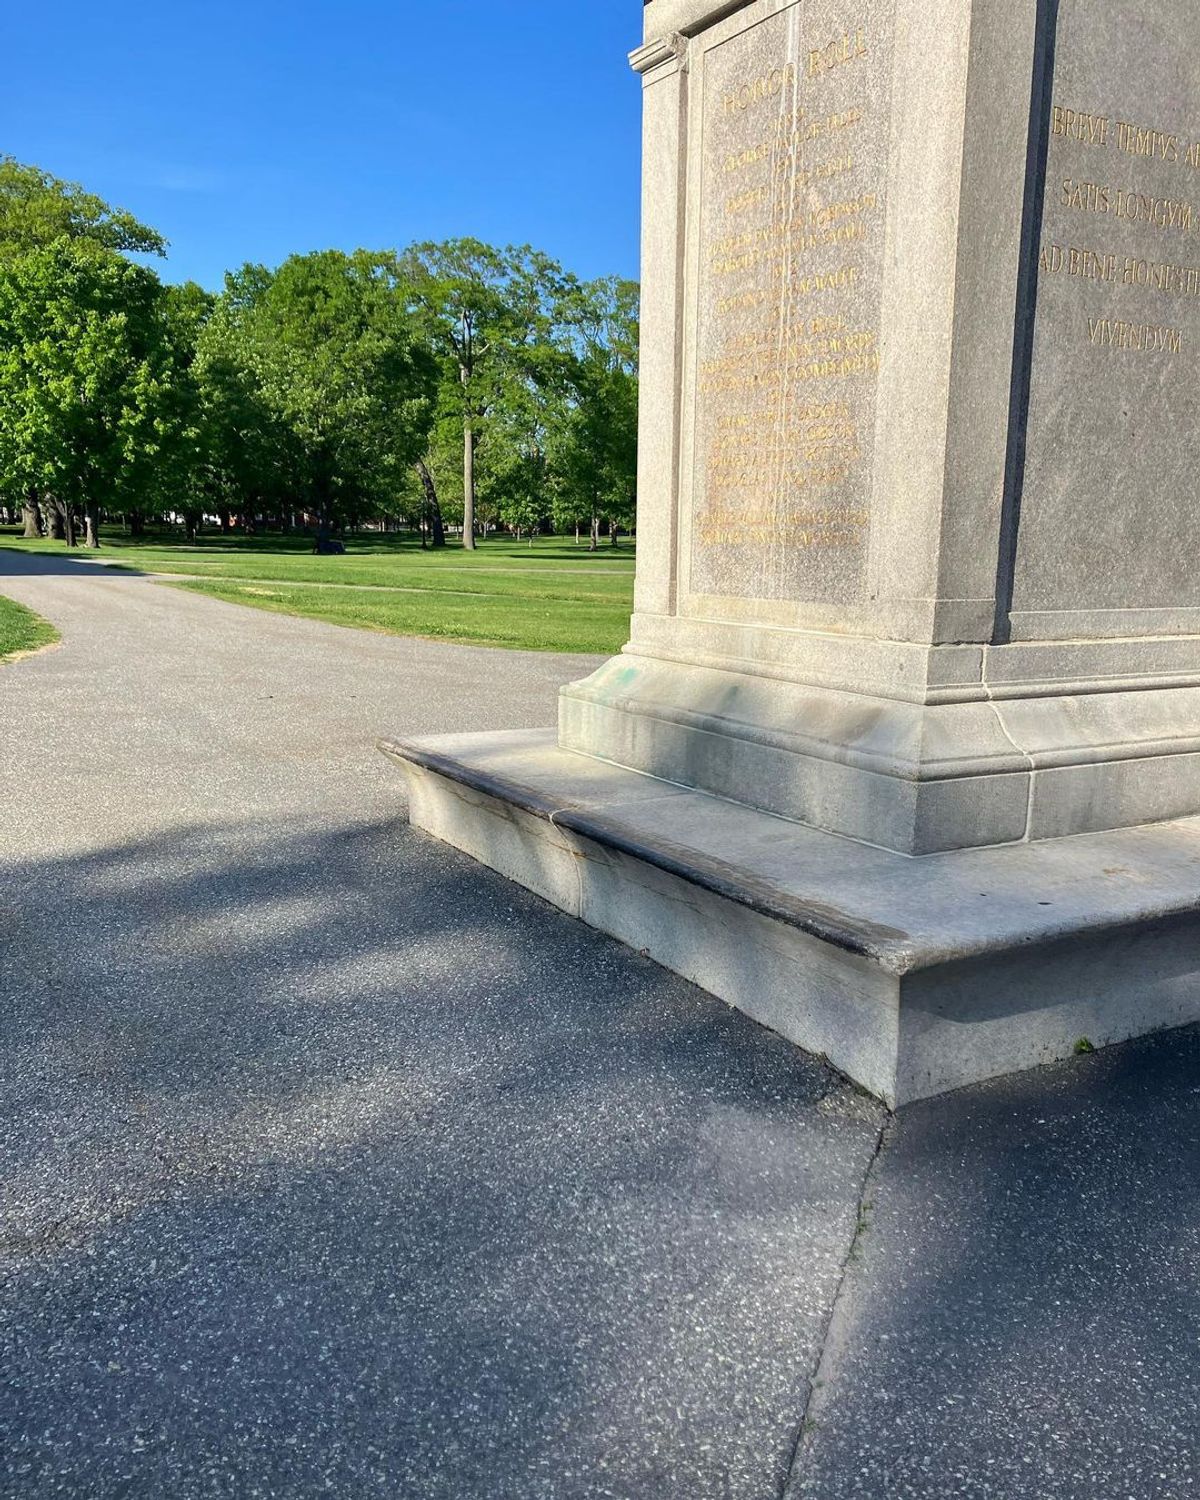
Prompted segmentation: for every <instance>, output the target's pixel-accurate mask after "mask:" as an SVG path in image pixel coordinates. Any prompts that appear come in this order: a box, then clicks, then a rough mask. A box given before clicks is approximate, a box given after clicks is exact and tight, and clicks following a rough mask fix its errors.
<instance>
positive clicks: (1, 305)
mask: <svg viewBox="0 0 1200 1500" xmlns="http://www.w3.org/2000/svg"><path fill="white" fill-rule="evenodd" d="M161 296H162V288H161V286H160V284H159V281H158V278H157V277H156V276H155V275H154V273H153V272H152V271H149V270H146V269H145V268H144V267H141V266H137V265H134V264H132V263H131V262H130V261H127V260H126V259H125V258H124V257H123V256H121V255H118V254H115V253H113V252H112V251H109V250H106V249H104V248H102V247H100V246H98V245H96V244H94V243H92V242H90V241H89V240H87V239H82V238H81V239H74V240H72V239H68V238H59V239H56V240H53V241H51V242H50V243H49V244H47V245H44V246H41V247H38V248H35V249H32V250H27V251H25V252H24V253H21V254H15V255H10V256H7V257H0V472H3V473H4V474H5V475H6V476H7V483H9V484H10V485H12V486H14V487H19V488H21V489H23V490H27V491H31V492H36V493H39V494H43V495H49V496H51V497H52V498H53V503H54V505H55V506H56V508H57V509H58V510H59V513H60V514H61V516H62V519H63V523H64V532H65V536H66V539H67V541H68V542H69V543H70V544H72V545H74V543H75V541H76V517H77V515H78V514H79V513H80V512H82V514H83V515H84V517H85V521H86V527H87V539H88V543H89V545H91V546H98V545H99V517H100V508H101V506H102V505H105V504H112V505H113V506H115V507H116V508H118V509H120V508H124V507H125V506H128V505H131V504H133V503H135V498H136V491H137V484H138V481H139V477H140V476H143V475H144V474H145V472H146V467H147V465H148V464H149V463H151V462H153V460H154V457H155V455H157V454H158V453H159V452H160V451H161V447H162V444H163V441H164V438H165V436H166V434H167V431H168V428H169V417H168V415H167V413H166V395H167V391H168V389H169V386H170V380H171V362H170V355H169V350H168V347H167V343H166V340H165V338H164V336H163V324H162V319H161V316H160V308H161Z"/></svg>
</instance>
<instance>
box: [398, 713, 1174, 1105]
mask: <svg viewBox="0 0 1200 1500" xmlns="http://www.w3.org/2000/svg"><path fill="white" fill-rule="evenodd" d="M384 748H385V750H386V751H387V752H388V753H389V754H390V755H392V756H393V757H394V758H395V759H396V760H397V761H398V762H399V763H400V765H401V766H402V767H403V769H404V770H405V772H406V773H407V780H408V783H409V789H410V796H411V816H412V819H413V821H414V823H416V824H417V825H418V826H419V827H422V828H424V829H425V830H426V831H428V832H430V833H433V834H435V835H436V836H437V837H438V838H440V839H442V840H444V841H445V842H447V843H449V844H453V845H454V846H455V847H456V848H459V849H462V850H464V851H465V852H467V853H468V854H471V855H473V856H474V857H475V858H477V859H480V860H483V861H484V862H485V863H487V864H488V865H490V866H491V867H492V868H494V869H497V870H500V871H501V872H502V873H503V874H505V875H507V876H508V877H509V878H510V879H512V880H515V881H517V882H518V883H519V884H521V885H524V886H526V887H528V888H529V889H530V890H533V891H536V892H537V894H538V895H540V896H542V897H544V898H545V899H546V900H548V901H550V902H552V903H553V904H555V905H557V906H559V907H561V908H562V909H563V910H565V911H568V912H570V913H571V915H573V916H576V917H579V918H581V919H582V920H583V921H585V922H587V923H588V924H589V925H590V926H592V927H597V928H599V929H600V930H601V931H603V932H607V933H610V934H611V935H613V936H614V937H618V938H620V939H622V941H624V942H626V943H628V944H630V946H632V947H635V948H637V949H639V950H641V951H642V952H645V953H647V954H649V956H650V957H652V958H654V959H656V960H657V961H658V962H659V963H662V964H664V965H665V966H666V967H667V968H670V969H673V970H674V971H675V972H676V973H679V974H682V975H683V976H684V977H685V978H687V979H690V980H692V981H694V982H695V983H697V984H699V985H701V986H702V987H703V988H705V989H707V990H709V991H711V992H712V993H713V994H716V995H718V996H720V997H721V998H722V999H724V1000H726V1001H728V1003H729V1004H731V1005H733V1006H735V1007H736V1008H737V1009H739V1010H741V1011H744V1012H745V1013H746V1014H747V1015H750V1016H752V1017H753V1018H754V1019H755V1020H757V1021H759V1022H761V1023H762V1024H763V1025H765V1026H769V1027H770V1028H771V1029H772V1030H774V1031H778V1032H779V1033H780V1034H781V1035H783V1036H786V1037H787V1038H788V1039H789V1040H791V1041H793V1042H795V1043H797V1044H798V1045H799V1046H801V1047H804V1048H805V1049H806V1050H808V1051H811V1052H816V1053H819V1054H821V1055H823V1056H825V1057H827V1058H828V1059H829V1061H830V1062H831V1063H833V1064H834V1066H835V1067H837V1068H839V1069H840V1070H841V1071H842V1072H844V1073H846V1074H848V1075H849V1076H850V1077H851V1078H853V1079H854V1080H855V1081H856V1082H858V1083H860V1084H862V1085H863V1086H864V1087H865V1088H867V1089H869V1090H871V1092H873V1093H875V1094H877V1095H878V1096H879V1097H881V1098H883V1099H885V1100H886V1101H887V1102H888V1103H890V1104H893V1105H897V1104H903V1103H906V1102H908V1101H910V1100H914V1099H919V1098H925V1097H928V1096H930V1095H933V1094H938V1093H942V1092H945V1091H947V1090H949V1089H954V1088H959V1087H961V1086H963V1085H965V1084H968V1083H974V1082H978V1081H980V1080H982V1079H985V1078H993V1077H997V1076H999V1075H1001V1074H1004V1073H1010V1072H1015V1071H1018V1070H1020V1069H1022V1068H1027V1067H1033V1066H1035V1065H1037V1064H1040V1063H1046V1062H1050V1061H1053V1060H1055V1059H1057V1058H1062V1057H1066V1056H1069V1055H1070V1054H1071V1053H1072V1052H1073V1051H1074V1049H1075V1047H1076V1044H1077V1043H1078V1042H1079V1041H1080V1040H1081V1039H1083V1038H1086V1039H1087V1041H1088V1042H1089V1044H1090V1045H1092V1046H1102V1045H1105V1044H1107V1043H1111V1042H1115V1041H1122V1040H1124V1039H1126V1038H1127V1037H1130V1036H1136V1035H1140V1034H1142V1033H1144V1032H1147V1031H1155V1030H1159V1029H1162V1028H1164V1027H1168V1026H1173V1025H1183V1024H1186V1023H1187V1022H1189V1021H1194V1020H1197V1019H1200V981H1198V980H1197V977H1196V976H1197V973H1200V820H1197V819H1189V820H1187V821H1185V822H1179V823H1172V824H1164V825H1161V826H1159V827H1156V828H1140V829H1131V830H1127V831H1125V832H1121V833H1104V834H1097V835H1093V836H1091V837H1087V838H1075V839H1057V840H1047V841H1043V842H1038V843H1026V844H1013V845H1009V846H1007V847H1004V848H993V849H981V850H970V851H963V852H960V853H956V854H953V855H945V856H943V857H942V858H940V859H930V860H911V859H906V858H904V857H903V856H901V855H896V854H891V853H888V852H887V851H886V850H881V849H873V848H871V847H869V846H867V845H864V844H860V843H856V842H854V841H852V840H849V839H841V838H835V837H832V836H830V835H828V834H823V833H819V832H817V831H816V830H814V829H806V828H801V827H798V826H797V825H795V824H792V823H788V822H785V821H783V820H781V819H778V818H773V817H770V816H768V815H766V814H763V813H760V812H756V811H754V810H752V809H750V808H747V807H743V806H739V805H738V804H736V803H734V802H731V801H727V800H723V799H719V798H714V797H709V796H706V795H705V794H703V793H681V792H680V790H679V789H678V788H664V787H662V786H661V784H660V786H659V794H658V795H656V794H655V790H654V788H655V783H654V782H653V781H651V780H650V779H648V778H646V777H643V776H638V775H636V774H634V773H632V772H628V771H625V772H622V771H619V770H617V769H616V768H611V767H610V768H607V769H606V771H605V773H604V775H603V777H601V778H596V777H595V776H594V773H593V772H592V771H591V770H590V769H589V768H590V767H591V766H592V765H594V762H593V761H592V760H591V759H590V758H589V757H586V756H579V755H574V754H570V753H568V752H565V751H563V750H560V749H559V748H558V747H557V746H556V744H555V742H554V737H553V735H552V734H551V733H549V732H547V733H545V734H543V735H540V736H539V735H536V734H528V733H522V734H516V735H512V734H509V735H478V736H469V735H455V736H449V737H445V738H443V739H439V740H425V741H421V742H416V743H405V742H392V743H389V744H386V745H385V746H384ZM555 786H558V787H560V788H562V795H563V800H562V802H561V804H556V803H555V801H554V800H553V794H552V792H551V791H550V789H551V788H553V787H555ZM589 787H590V788H591V790H590V791H589Z"/></svg>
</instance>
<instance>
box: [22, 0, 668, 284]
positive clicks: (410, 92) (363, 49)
mask: <svg viewBox="0 0 1200 1500" xmlns="http://www.w3.org/2000/svg"><path fill="white" fill-rule="evenodd" d="M4 9H5V11H6V12H7V14H6V16H5V18H4V20H3V21H0V56H3V58H4V75H5V78H4V85H3V88H2V89H0V152H7V153H8V154H10V155H13V156H16V157H17V158H18V160H20V161H26V162H36V163H37V165H38V166H40V167H43V168H45V169H46V170H47V171H50V172H53V173H54V174H55V175H56V176H58V177H65V178H68V179H70V180H72V181H79V182H83V183H84V184H85V185H86V186H87V187H89V188H90V189H92V190H93V191H95V192H98V193H99V194H100V195H101V196H102V197H104V198H107V199H108V200H109V201H110V202H113V203H116V204H119V205H121V206H122V207H125V208H128V209H130V210H131V211H132V212H134V213H136V214H137V215H138V216H139V217H141V218H142V219H144V220H146V221H147V222H148V223H150V224H153V225H154V226H155V228H157V229H159V230H161V231H162V232H163V233H164V234H165V235H166V236H167V237H168V238H169V239H170V241H171V251H170V256H169V259H168V261H167V264H166V266H165V268H161V269H162V274H163V275H164V277H165V278H166V279H168V280H172V281H177V280H185V279H187V278H189V277H192V278H195V279H196V280H198V281H200V282H202V283H203V284H204V285H206V286H209V287H214V288H215V287H217V286H219V285H220V281H221V275H222V273H223V272H224V270H225V269H226V268H227V267H230V266H234V265H239V264H241V263H242V262H243V261H246V260H257V261H264V262H266V263H267V264H268V265H274V264H277V263H278V262H279V261H280V260H282V259H283V258H284V257H285V256H287V255H288V254H290V253H292V252H293V251H303V250H313V249H320V248H324V247H327V246H337V247H340V248H343V249H353V248H355V247H356V246H358V245H365V246H368V247H371V248H382V247H390V246H401V245H405V244H408V243H409V242H410V241H412V240H417V239H444V238H449V237H450V236H454V235H464V234H473V235H476V236H478V237H479V238H480V239H486V240H492V241H495V242H497V243H500V244H506V243H525V242H529V243H532V244H534V245H536V246H537V247H538V248H540V249H544V250H547V251H548V252H549V253H550V254H552V255H554V256H556V257H557V258H558V259H560V260H561V261H562V262H563V263H564V265H566V266H567V267H569V268H570V269H571V270H574V271H577V272H578V273H579V274H580V275H582V276H589V277H590V276H600V275H607V274H611V273H615V274H619V275H624V276H635V275H636V274H637V215H638V206H637V200H638V150H639V147H638V132H639V110H640V87H639V80H638V79H636V78H635V77H634V75H633V74H632V73H631V72H630V70H629V68H628V65H627V64H626V62H625V54H626V53H627V52H628V51H629V50H630V49H631V48H632V47H634V46H636V45H637V43H638V42H639V41H640V35H639V27H640V23H641V9H642V7H641V3H640V0H388V3H382V0H344V3H342V4H335V3H330V0H291V3H288V4H283V3H280V0H243V3H241V4H231V3H229V0H204V3H203V4H199V3H195V0H161V3H160V4H157V5H151V4H145V3H141V0H126V3H123V4H121V5H101V4H97V3H96V0H42V3H40V4H33V5H29V4H26V5H18V4H10V5H7V6H5V7H4Z"/></svg>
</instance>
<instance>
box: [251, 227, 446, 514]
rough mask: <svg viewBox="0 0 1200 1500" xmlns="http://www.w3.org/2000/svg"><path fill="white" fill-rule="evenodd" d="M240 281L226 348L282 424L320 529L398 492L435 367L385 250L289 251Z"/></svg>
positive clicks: (427, 405) (418, 439)
mask: <svg viewBox="0 0 1200 1500" xmlns="http://www.w3.org/2000/svg"><path fill="white" fill-rule="evenodd" d="M242 288H243V289H248V296H247V299H246V304H245V306H244V307H243V308H242V309H241V310H240V312H239V315H238V317H237V318H235V319H234V322H235V324H236V326H237V338H236V339H235V340H232V341H231V346H233V347H234V348H235V353H234V356H233V358H234V360H235V362H240V364H241V367H242V368H243V370H245V371H248V372H250V373H251V374H252V376H253V381H254V387H255V391H256V396H257V397H260V398H261V400H262V402H263V403H264V405H265V407H266V408H267V410H268V411H269V413H270V414H271V417H272V419H273V420H274V421H275V422H277V423H278V424H279V426H280V427H281V428H282V429H283V430H284V431H285V432H286V434H287V438H288V442H289V445H290V448H291V450H292V457H293V460H294V462H295V465H296V470H295V478H296V480H297V482H298V484H299V485H300V486H301V494H300V495H299V497H298V498H300V499H302V500H303V502H304V503H306V504H307V505H308V506H310V507H311V508H312V509H313V510H314V511H315V512H316V513H317V515H318V516H319V517H320V521H321V525H322V527H325V528H328V527H330V526H332V525H333V524H334V523H335V521H342V522H345V521H347V520H352V519H354V518H355V517H356V516H358V515H359V514H361V512H362V511H363V509H364V507H366V506H367V505H368V504H369V503H371V501H372V500H378V499H379V498H380V497H381V496H386V495H388V494H393V493H396V492H398V491H399V489H400V488H401V487H402V485H403V482H404V481H403V477H402V474H401V471H402V470H405V469H411V468H412V466H413V465H414V464H415V463H416V462H417V460H418V459H419V458H420V457H421V455H422V454H423V452H424V450H425V446H426V443H427V441H428V437H429V429H430V424H431V422H432V419H433V409H434V395H435V385H436V367H435V364H434V361H433V359H432V357H431V356H430V355H429V353H428V352H427V351H426V350H425V349H424V348H423V347H422V346H421V344H420V343H419V341H418V338H417V336H416V333H415V330H414V328H413V325H412V319H411V316H410V313H409V309H408V305H407V299H406V296H405V294H404V292H403V290H402V289H401V287H400V286H399V284H398V282H397V279H396V275H395V265H394V261H393V260H391V259H389V258H388V257H384V256H376V255H372V254H369V253H368V252H366V251H357V252H356V253H355V254H354V255H344V254H342V253H341V252H340V251H337V250H327V251H321V252H318V253H316V254H313V255H295V256H292V257H291V258H290V259H289V260H287V261H285V262H284V263H283V265H282V266H281V267H280V268H279V270H278V271H277V272H275V273H274V275H269V274H266V273H262V274H259V273H255V274H254V275H253V276H251V275H250V274H249V273H246V275H245V279H244V282H243V284H242Z"/></svg>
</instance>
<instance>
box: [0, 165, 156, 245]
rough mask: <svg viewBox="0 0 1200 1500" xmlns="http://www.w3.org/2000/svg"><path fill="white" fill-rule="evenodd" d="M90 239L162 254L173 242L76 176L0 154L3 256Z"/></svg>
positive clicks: (93, 242)
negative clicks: (67, 178)
mask: <svg viewBox="0 0 1200 1500" xmlns="http://www.w3.org/2000/svg"><path fill="white" fill-rule="evenodd" d="M59 239H68V240H87V241H89V242H90V243H91V244H94V245H99V246H100V247H101V248H102V249H105V250H115V251H121V252H132V251H138V252H142V253H144V254H150V255H162V254H163V253H164V251H165V250H166V248H167V242H166V240H164V239H163V237H162V235H161V234H159V233H158V231H157V230H155V229H151V228H149V227H148V226H147V225H145V224H142V223H140V222H139V221H138V220H137V219H135V218H134V217H133V215H132V214H129V213H126V212H125V210H124V209H120V208H110V207H109V205H108V204H107V203H105V202H104V200H103V199H102V198H97V197H96V195H95V194H94V193H86V192H84V190H83V189H82V188H81V187H79V186H78V184H77V183H73V182H60V181H59V179H58V178H57V177H52V176H51V175H50V174H49V172H43V171H42V170H41V168H40V167H33V166H24V165H22V163H20V162H18V161H16V160H15V159H14V158H13V157H11V156H0V257H2V256H6V255H11V254H19V253H21V252H22V251H25V250H32V249H36V248H37V247H39V246H45V245H50V244H52V243H53V242H54V241H55V240H59Z"/></svg>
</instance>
